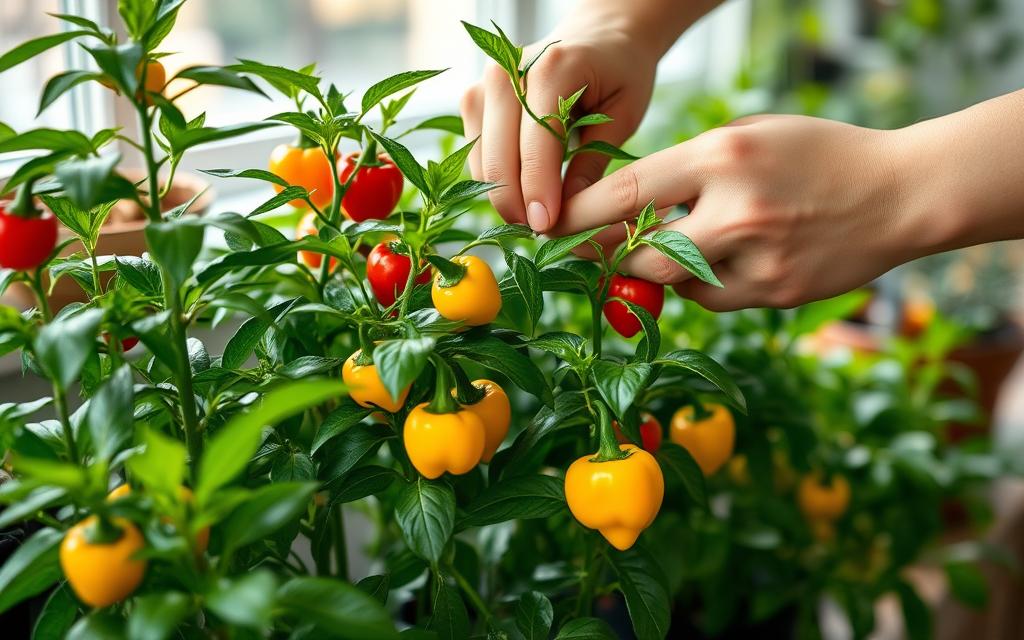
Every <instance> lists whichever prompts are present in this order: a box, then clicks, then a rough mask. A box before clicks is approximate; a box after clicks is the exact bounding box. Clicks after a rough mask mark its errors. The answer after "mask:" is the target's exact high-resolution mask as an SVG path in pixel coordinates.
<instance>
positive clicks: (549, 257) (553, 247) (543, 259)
mask: <svg viewBox="0 0 1024 640" xmlns="http://www.w3.org/2000/svg"><path fill="white" fill-rule="evenodd" d="M607 228H608V225H604V226H601V227H597V228H595V229H587V230H586V231H581V232H580V233H574V234H573V235H571V236H565V237H562V238H555V239H554V240H548V241H547V242H545V243H544V244H542V245H541V246H540V249H538V250H537V255H536V257H535V258H534V261H535V262H536V263H537V268H538V269H543V268H544V267H547V266H550V265H551V264H553V263H555V262H557V261H558V260H561V259H562V258H564V257H565V256H567V255H569V253H570V252H571V251H572V250H573V249H575V248H576V247H578V246H580V245H581V244H583V243H584V242H586V241H588V240H590V239H591V238H593V237H594V236H596V235H597V234H599V233H601V232H602V231H604V230H605V229H607Z"/></svg>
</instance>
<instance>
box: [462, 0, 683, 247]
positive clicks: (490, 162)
mask: <svg viewBox="0 0 1024 640" xmlns="http://www.w3.org/2000/svg"><path fill="white" fill-rule="evenodd" d="M642 31H643V29H641V28H639V26H637V25H636V24H635V23H634V22H633V21H631V20H630V19H629V17H628V16H623V15H621V14H620V13H616V12H608V11H598V10H594V9H593V7H591V8H590V9H589V10H586V11H582V10H579V11H576V12H574V14H573V15H572V17H571V19H570V20H567V21H566V22H565V23H563V24H562V25H561V26H559V27H558V28H557V29H556V30H555V31H554V32H553V33H552V34H551V35H550V36H548V37H547V38H545V39H543V40H542V41H540V42H538V43H537V44H534V45H531V46H529V47H527V48H526V49H525V52H524V56H523V57H524V59H527V60H528V59H530V58H532V57H533V55H535V54H536V53H537V52H539V51H540V50H541V49H542V48H543V47H544V46H545V45H547V44H548V43H551V42H554V41H558V42H557V43H556V44H553V45H551V46H550V47H549V48H548V49H547V51H546V52H545V53H544V55H543V56H542V57H541V58H540V59H539V61H538V62H537V63H536V64H535V65H534V66H533V67H532V69H531V70H530V72H529V76H528V81H529V91H528V92H527V105H528V106H529V107H530V109H531V110H532V111H533V112H534V113H536V114H538V115H543V114H548V113H557V112H558V98H559V96H562V97H568V96H570V95H572V94H573V93H575V92H576V91H578V90H579V89H580V88H582V87H583V86H584V85H586V87H587V89H586V91H585V92H584V93H583V96H582V98H581V99H580V101H579V102H578V103H577V107H578V108H579V109H580V110H581V111H583V112H586V113H594V112H600V113H604V114H606V115H608V116H610V117H611V118H613V121H612V122H610V123H607V124H603V125H599V126H590V127H585V128H583V129H582V130H581V131H582V132H581V135H580V144H586V143H588V142H591V141H596V140H602V141H605V142H609V143H611V144H614V145H616V146H618V145H620V144H622V143H623V142H625V140H626V139H627V138H628V137H629V136H630V135H632V133H633V132H634V131H635V130H636V128H637V126H638V125H639V124H640V120H641V119H642V118H643V114H644V111H645V110H646V108H647V104H648V102H649V101H650V98H651V91H652V89H653V86H654V72H655V68H656V66H657V62H658V59H659V58H660V56H661V55H662V54H663V53H664V50H663V45H662V43H661V41H660V40H659V39H658V38H653V37H650V36H648V35H645V34H644V33H642ZM461 111H462V116H463V120H464V122H465V129H466V137H467V138H470V139H472V138H475V137H477V136H480V141H479V142H478V143H477V145H476V147H475V148H474V149H473V151H472V153H471V155H470V157H469V165H470V170H471V172H472V174H473V178H474V179H476V180H485V181H487V182H494V183H498V184H501V185H502V187H501V188H500V189H495V190H494V191H491V192H490V194H489V195H490V198H491V202H492V203H493V205H494V207H495V208H496V209H497V210H498V213H500V214H501V216H502V217H503V218H504V219H505V220H506V221H508V222H526V223H528V224H529V225H530V226H531V227H532V228H533V229H534V231H537V232H539V233H542V232H545V231H547V230H548V229H550V228H551V227H552V226H553V225H554V224H555V223H556V222H557V221H558V218H559V214H560V209H561V203H562V201H563V198H568V197H570V196H572V195H573V194H575V193H577V192H579V191H581V190H582V189H583V188H585V187H587V186H589V185H591V184H593V183H595V182H597V180H598V179H600V177H601V176H602V175H603V173H604V170H605V168H606V167H607V165H608V158H607V156H604V155H602V154H598V153H580V154H578V155H576V156H574V157H573V159H572V161H571V162H570V163H569V166H568V168H567V170H566V174H565V181H564V186H563V180H562V162H563V151H564V150H563V148H562V145H561V143H560V142H559V140H557V139H556V138H555V136H553V135H551V133H550V132H549V131H547V130H546V129H544V128H543V127H541V126H539V125H538V124H537V123H536V122H534V121H533V120H532V119H531V118H530V117H529V116H527V115H525V114H524V113H523V107H522V105H521V104H520V103H519V101H518V99H517V97H516V93H515V91H514V89H513V87H512V85H511V83H510V81H509V78H508V76H507V75H506V73H505V71H504V70H502V69H501V68H500V67H498V66H497V65H495V64H491V65H490V66H489V67H488V68H487V70H486V71H485V73H484V77H483V79H482V80H481V81H480V82H479V83H477V84H476V85H474V86H473V87H471V88H470V89H469V90H468V91H467V92H466V94H465V95H464V96H463V98H462V102H461ZM553 126H555V127H558V126H559V125H558V123H553Z"/></svg>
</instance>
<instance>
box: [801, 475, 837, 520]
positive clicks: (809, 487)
mask: <svg viewBox="0 0 1024 640" xmlns="http://www.w3.org/2000/svg"><path fill="white" fill-rule="evenodd" d="M797 502H798V503H799V504H800V510H801V511H803V513H804V516H805V517H806V518H807V519H808V520H812V521H815V520H828V521H835V520H838V519H839V518H841V517H842V516H843V514H844V513H846V509H847V507H849V506H850V483H849V482H847V481H846V478H844V477H843V476H841V475H833V476H832V479H831V481H828V480H826V479H825V478H824V477H823V476H822V475H821V474H820V473H818V472H814V473H810V474H807V475H805V476H804V477H803V478H801V479H800V486H799V488H798V489H797Z"/></svg>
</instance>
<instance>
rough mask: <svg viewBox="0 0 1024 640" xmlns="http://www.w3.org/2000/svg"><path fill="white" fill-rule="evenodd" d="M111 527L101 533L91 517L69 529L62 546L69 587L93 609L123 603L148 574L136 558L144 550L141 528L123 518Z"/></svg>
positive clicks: (65, 573)
mask: <svg viewBox="0 0 1024 640" xmlns="http://www.w3.org/2000/svg"><path fill="white" fill-rule="evenodd" d="M108 525H109V530H108V531H106V532H100V531H99V529H100V527H99V519H98V518H97V516H89V517H88V518H86V519H85V520H82V521H81V522H79V523H78V524H76V525H75V526H73V527H71V528H70V529H68V531H67V533H66V534H65V535H64V540H63V541H62V542H61V544H60V566H61V569H62V570H63V571H64V575H65V576H66V577H67V579H68V584H70V585H71V588H72V589H73V590H74V592H75V595H77V596H78V599H79V600H81V601H82V602H84V603H85V604H87V605H89V606H92V607H106V606H110V605H112V604H114V603H116V602H120V601H121V600H124V599H125V598H127V597H128V596H129V595H131V593H132V592H133V591H135V589H136V588H138V586H139V584H140V583H141V582H142V578H143V577H144V576H145V574H146V561H145V560H139V559H136V558H134V556H135V554H136V553H138V552H139V551H140V550H141V549H142V548H143V547H144V546H145V541H144V540H143V538H142V533H141V532H139V529H138V527H136V526H135V525H134V524H132V523H131V522H129V521H128V520H125V519H124V518H114V519H113V520H111V521H110V522H109V523H108ZM101 536H107V537H109V539H103V538H101Z"/></svg>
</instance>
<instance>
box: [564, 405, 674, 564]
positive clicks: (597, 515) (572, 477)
mask: <svg viewBox="0 0 1024 640" xmlns="http://www.w3.org/2000/svg"><path fill="white" fill-rule="evenodd" d="M597 407H598V417H599V425H598V429H599V434H600V438H601V447H600V449H599V450H598V453H597V454H595V455H587V456H583V457H582V458H579V459H578V460H576V461H575V462H573V463H572V464H571V465H569V469H568V471H566V472H565V500H566V502H567V503H568V504H569V510H570V511H572V515H573V516H575V518H576V519H577V520H579V522H580V524H582V525H583V526H585V527H587V528H589V529H597V530H598V531H599V532H600V533H601V535H602V536H604V538H605V540H607V541H608V542H609V543H611V545H612V546H613V547H615V548H616V549H619V550H620V551H625V550H626V549H629V548H630V547H632V546H633V544H634V543H635V542H636V539H637V538H638V537H640V533H641V532H642V531H643V530H644V529H646V528H647V527H649V526H650V525H651V523H652V522H654V518H655V517H656V516H657V515H658V510H659V509H661V501H662V499H663V498H664V496H665V478H664V476H662V473H661V467H659V466H658V461H657V460H655V459H654V456H652V455H651V454H649V453H647V452H646V451H644V450H643V449H641V448H639V447H637V446H636V445H634V444H622V445H620V444H618V443H617V442H616V441H615V434H614V431H613V429H612V426H611V419H610V417H609V415H608V411H607V409H606V408H604V407H603V406H602V405H600V404H599V405H597Z"/></svg>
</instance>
